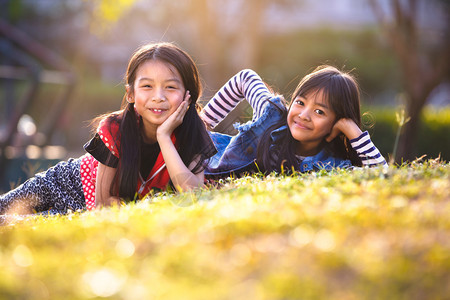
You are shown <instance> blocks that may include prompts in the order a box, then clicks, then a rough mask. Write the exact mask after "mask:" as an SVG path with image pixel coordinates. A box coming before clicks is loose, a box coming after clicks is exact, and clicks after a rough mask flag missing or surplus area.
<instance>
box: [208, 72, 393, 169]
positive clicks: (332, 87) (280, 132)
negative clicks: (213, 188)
mask: <svg viewBox="0 0 450 300" xmlns="http://www.w3.org/2000/svg"><path fill="white" fill-rule="evenodd" d="M243 99H246V100H247V101H248V102H249V103H250V105H251V106H252V108H253V118H252V121H249V122H247V123H246V124H243V125H239V126H236V129H237V130H238V134H237V135H235V136H229V135H225V134H221V133H217V132H211V137H212V139H213V141H214V144H215V145H216V148H217V150H218V153H217V154H216V155H215V156H214V157H212V158H211V160H210V162H209V165H208V167H207V168H206V170H205V176H209V177H213V178H214V177H226V176H228V175H230V174H231V173H234V174H236V175H239V174H241V173H244V172H255V171H262V172H272V171H276V172H280V171H283V170H285V171H290V170H297V171H300V172H307V171H314V170H321V169H326V170H331V169H333V168H349V167H351V166H375V165H383V166H386V165H387V164H386V161H385V159H384V158H383V156H382V155H381V154H380V152H379V151H378V149H377V148H376V147H375V146H374V144H373V143H372V141H371V140H370V136H369V134H368V132H367V131H365V132H362V131H361V129H360V125H361V115H360V95H359V88H358V85H357V83H356V81H355V79H354V78H353V77H352V76H351V75H350V74H348V73H344V72H342V71H340V70H338V69H336V68H334V67H331V66H320V67H318V68H317V69H316V70H314V71H313V72H312V73H311V74H308V75H306V76H305V77H304V78H303V79H302V80H301V81H300V83H299V84H298V86H297V88H296V89H295V91H294V94H293V97H292V100H291V103H290V104H289V105H288V106H287V105H285V101H284V99H283V97H282V96H280V95H275V94H273V93H272V92H271V91H270V90H269V88H268V87H267V86H266V85H265V83H264V82H263V81H262V79H261V78H260V76H259V75H258V74H256V73H255V72H254V71H252V70H248V69H246V70H242V71H240V72H239V73H237V74H236V75H235V76H233V77H232V78H231V79H230V80H229V81H228V82H227V83H226V84H225V85H224V86H223V87H222V88H221V89H220V90H219V91H218V92H217V93H216V95H215V96H214V97H213V98H212V99H211V100H210V101H209V102H208V104H207V105H206V106H205V108H204V109H203V110H202V112H201V114H200V117H201V118H202V119H203V121H204V122H205V124H206V125H207V127H209V128H210V129H213V128H214V127H215V126H216V125H217V124H218V123H219V122H220V121H221V120H222V119H224V118H225V117H226V116H227V114H228V113H229V112H230V111H231V110H233V108H235V107H236V105H237V104H238V103H239V102H240V101H242V100H243Z"/></svg>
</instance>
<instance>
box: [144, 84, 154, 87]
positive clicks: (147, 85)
mask: <svg viewBox="0 0 450 300" xmlns="http://www.w3.org/2000/svg"><path fill="white" fill-rule="evenodd" d="M142 87H144V88H151V87H152V86H151V85H150V84H144V85H143V86H142Z"/></svg>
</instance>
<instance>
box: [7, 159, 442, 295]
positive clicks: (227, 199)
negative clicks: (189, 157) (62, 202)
mask: <svg viewBox="0 0 450 300" xmlns="http://www.w3.org/2000/svg"><path fill="white" fill-rule="evenodd" d="M449 177H450V164H445V163H442V162H439V161H437V160H428V161H425V162H423V163H420V162H414V163H412V164H411V165H408V166H401V167H390V168H388V169H381V168H380V169H357V170H352V171H350V170H337V171H333V172H331V173H327V172H318V173H310V174H295V175H293V176H283V175H274V174H271V175H269V176H267V177H260V176H252V177H250V176H249V177H244V178H241V179H228V180H224V181H220V182H219V184H220V185H221V188H220V189H219V188H215V187H210V188H207V189H203V190H201V191H198V192H194V193H181V194H178V195H174V194H160V195H157V196H155V197H153V198H151V199H148V200H145V201H141V202H139V203H135V204H130V205H127V206H124V207H120V208H117V207H116V208H110V209H102V210H98V211H95V212H84V213H73V214H70V215H68V216H53V217H36V218H28V219H25V220H22V221H19V220H16V221H14V220H10V221H12V222H13V223H14V225H13V223H11V225H10V226H4V227H2V228H0V231H1V235H2V239H1V240H0V264H1V265H2V268H1V269H0V290H1V291H2V294H1V296H0V297H3V298H4V299H11V298H15V299H18V298H19V299H80V298H96V297H109V298H111V299H162V298H164V299H424V298H427V299H443V298H444V297H446V295H449V294H450V288H449V286H448V284H447V283H448V282H449V281H450V273H449V272H448V270H449V268H450V244H449V241H450V220H449V218H448V212H449V208H450V202H449V199H450V193H449V191H450V180H449V179H450V178H449Z"/></svg>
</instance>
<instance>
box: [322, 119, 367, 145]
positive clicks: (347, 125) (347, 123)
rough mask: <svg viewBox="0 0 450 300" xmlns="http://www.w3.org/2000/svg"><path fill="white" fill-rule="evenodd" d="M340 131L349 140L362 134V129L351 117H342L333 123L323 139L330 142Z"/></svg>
mask: <svg viewBox="0 0 450 300" xmlns="http://www.w3.org/2000/svg"><path fill="white" fill-rule="evenodd" d="M341 133H343V134H344V135H345V136H346V137H347V138H348V139H349V140H352V139H356V138H357V137H359V136H360V135H361V134H362V131H361V129H360V128H359V126H358V125H357V124H356V123H355V121H353V120H352V119H347V118H342V119H340V120H338V121H337V122H336V124H334V126H333V128H332V129H331V132H330V134H329V135H328V136H327V137H326V138H325V139H326V141H327V142H331V141H332V140H334V138H335V137H337V136H338V135H339V134H341Z"/></svg>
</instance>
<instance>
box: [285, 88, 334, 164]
mask: <svg viewBox="0 0 450 300" xmlns="http://www.w3.org/2000/svg"><path fill="white" fill-rule="evenodd" d="M335 120H336V114H335V113H334V111H333V110H332V109H331V107H329V105H328V103H326V101H325V98H324V97H323V93H322V91H318V92H310V93H308V94H306V95H305V96H304V97H300V96H298V97H297V98H295V99H294V101H293V102H292V105H291V107H290V109H289V113H288V116H287V123H288V126H289V129H290V131H291V134H292V136H293V137H294V139H295V140H296V141H297V142H298V143H297V149H296V154H297V155H302V156H311V155H315V154H317V153H318V152H319V150H320V149H319V146H320V144H321V142H322V141H323V139H324V138H325V137H326V136H327V135H328V134H329V133H330V132H331V129H332V128H333V125H334V123H335Z"/></svg>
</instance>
